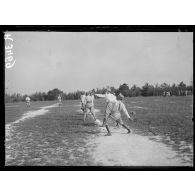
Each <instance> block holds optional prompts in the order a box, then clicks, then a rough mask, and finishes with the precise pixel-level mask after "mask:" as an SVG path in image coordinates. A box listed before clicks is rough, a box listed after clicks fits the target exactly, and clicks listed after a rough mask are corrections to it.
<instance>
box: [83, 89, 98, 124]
mask: <svg viewBox="0 0 195 195" xmlns="http://www.w3.org/2000/svg"><path fill="white" fill-rule="evenodd" d="M89 112H90V113H91V114H92V116H93V118H94V120H95V121H96V117H95V112H94V96H93V94H92V92H89V93H86V97H85V110H84V122H85V120H86V117H87V115H88V113H89Z"/></svg>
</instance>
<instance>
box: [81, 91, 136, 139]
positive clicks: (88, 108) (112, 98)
mask: <svg viewBox="0 0 195 195" xmlns="http://www.w3.org/2000/svg"><path fill="white" fill-rule="evenodd" d="M94 95H95V96H97V97H103V98H105V99H106V102H107V104H106V108H105V113H104V118H103V123H102V125H101V126H103V127H106V130H107V135H108V136H111V132H110V128H109V125H108V119H109V118H111V119H112V120H113V121H115V122H116V126H118V127H119V126H120V125H121V126H122V127H124V128H125V129H126V130H127V133H131V130H130V128H129V127H128V126H127V125H126V124H125V123H124V122H123V120H122V117H121V112H124V114H125V115H126V116H127V118H128V119H129V120H130V121H132V120H133V118H132V117H130V115H129V113H128V111H127V109H126V107H125V105H124V103H123V100H124V96H123V95H122V94H119V95H117V96H116V95H115V94H114V93H112V92H111V90H110V88H107V90H106V93H105V94H95V93H93V92H92V91H90V92H88V93H84V94H82V95H81V97H80V99H81V109H82V111H83V113H84V122H85V120H86V117H87V115H88V114H89V113H91V115H92V116H93V118H94V121H97V119H96V116H95V109H94ZM131 114H135V112H131Z"/></svg>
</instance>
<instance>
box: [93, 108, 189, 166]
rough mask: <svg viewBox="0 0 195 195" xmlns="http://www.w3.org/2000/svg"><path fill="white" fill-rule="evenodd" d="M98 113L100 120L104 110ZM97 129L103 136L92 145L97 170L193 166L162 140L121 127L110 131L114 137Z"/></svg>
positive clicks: (97, 111) (104, 130)
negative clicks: (118, 167) (129, 132)
mask: <svg viewBox="0 0 195 195" xmlns="http://www.w3.org/2000/svg"><path fill="white" fill-rule="evenodd" d="M95 111H96V115H97V116H98V113H99V112H100V110H98V109H96V110H95ZM99 122H101V121H99ZM97 128H98V129H99V131H100V133H99V134H98V136H95V137H94V139H92V140H91V145H93V146H94V145H95V147H93V151H92V152H91V155H92V157H93V159H94V164H95V165H97V166H192V165H191V164H190V163H186V162H184V161H183V159H182V158H181V156H179V155H178V153H177V152H176V151H174V150H173V149H172V148H171V147H170V146H168V145H166V144H164V143H163V142H162V141H161V137H160V136H141V135H138V134H135V133H131V134H127V133H126V130H125V129H123V128H121V127H120V128H117V127H110V128H111V132H112V136H105V134H106V133H107V131H106V129H105V128H103V127H97ZM151 138H152V139H151Z"/></svg>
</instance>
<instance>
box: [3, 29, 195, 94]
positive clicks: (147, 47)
mask: <svg viewBox="0 0 195 195" xmlns="http://www.w3.org/2000/svg"><path fill="white" fill-rule="evenodd" d="M11 34H12V37H13V39H14V47H13V53H14V54H13V56H14V58H15V59H16V63H15V65H14V67H13V68H10V69H5V87H6V88H7V90H6V91H7V92H8V93H13V92H18V93H21V94H25V93H27V94H30V93H34V92H36V91H41V92H47V91H48V90H51V89H54V88H59V89H61V90H63V91H64V92H73V91H76V90H90V89H92V88H96V87H99V88H101V87H104V86H107V85H109V86H114V87H116V88H118V87H119V85H120V84H123V83H127V84H128V85H129V86H130V87H131V86H132V85H133V84H136V85H138V86H140V87H141V86H143V85H144V84H145V83H146V82H149V83H150V84H156V83H159V84H161V83H163V82H166V83H168V84H173V83H176V84H178V83H179V82H181V81H184V82H185V83H186V84H190V81H191V80H192V79H193V76H192V75H193V34H192V33H189V32H173V33H167V32H164V33H161V32H156V33H155V32H148V33H146V32H11Z"/></svg>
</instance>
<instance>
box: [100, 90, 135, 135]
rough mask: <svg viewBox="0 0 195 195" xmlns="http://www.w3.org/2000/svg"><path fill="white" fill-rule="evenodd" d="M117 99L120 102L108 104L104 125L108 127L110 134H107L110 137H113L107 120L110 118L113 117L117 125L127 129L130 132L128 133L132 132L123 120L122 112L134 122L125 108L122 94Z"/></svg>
mask: <svg viewBox="0 0 195 195" xmlns="http://www.w3.org/2000/svg"><path fill="white" fill-rule="evenodd" d="M117 99H118V100H116V101H109V102H108V103H107V106H106V111H105V116H104V120H103V125H104V126H105V127H106V130H107V131H108V133H107V135H108V136H111V132H110V129H109V126H108V124H107V120H108V118H109V117H111V118H112V119H113V120H114V121H116V123H119V124H120V125H122V126H123V127H124V128H125V129H127V131H128V132H127V133H130V132H131V130H130V128H129V127H128V126H127V125H125V124H124V123H123V121H122V118H121V111H123V112H124V113H125V115H126V116H127V118H128V119H129V120H130V121H132V120H133V119H132V118H131V117H130V116H129V114H128V112H127V110H126V108H125V105H124V104H123V102H122V100H123V99H124V96H123V95H122V94H119V95H118V96H117Z"/></svg>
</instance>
